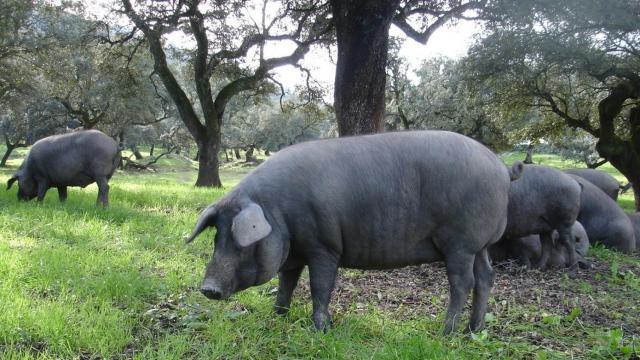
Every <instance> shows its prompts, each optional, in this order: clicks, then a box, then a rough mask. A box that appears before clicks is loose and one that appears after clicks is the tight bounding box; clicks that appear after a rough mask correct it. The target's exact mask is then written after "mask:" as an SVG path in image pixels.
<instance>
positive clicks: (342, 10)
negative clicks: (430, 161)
mask: <svg viewBox="0 0 640 360" xmlns="http://www.w3.org/2000/svg"><path fill="white" fill-rule="evenodd" d="M398 4H399V0H331V6H332V9H333V18H334V19H335V20H334V21H335V26H336V36H337V40H338V59H337V64H336V78H335V91H334V106H335V109H336V110H335V111H336V118H337V121H338V133H339V134H340V136H349V135H358V134H368V133H377V132H381V131H384V106H385V104H384V94H385V83H386V72H385V67H386V64H387V52H388V41H389V26H390V25H391V20H392V19H393V15H394V12H395V10H396V8H397V7H398Z"/></svg>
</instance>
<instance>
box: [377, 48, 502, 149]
mask: <svg viewBox="0 0 640 360" xmlns="http://www.w3.org/2000/svg"><path fill="white" fill-rule="evenodd" d="M402 63H403V61H402V59H396V60H394V61H393V62H390V66H389V69H390V72H391V76H390V79H391V82H390V86H389V88H388V91H389V92H390V96H389V99H390V101H389V103H388V105H387V107H388V109H389V110H388V117H387V118H388V120H387V121H388V123H389V125H388V126H389V127H390V128H397V127H398V126H400V125H402V127H403V128H404V129H439V130H448V131H454V132H457V133H460V134H464V135H466V136H469V137H472V138H474V139H476V140H478V141H480V142H482V143H483V144H485V145H487V146H489V147H492V148H494V149H498V148H502V147H504V146H505V145H506V143H507V142H508V139H507V137H506V134H505V133H504V132H503V130H502V128H501V124H500V122H499V121H498V117H497V116H496V114H495V113H493V112H492V109H491V107H490V106H488V105H487V104H486V101H485V98H486V97H487V92H488V90H486V89H484V90H477V89H474V88H472V87H470V86H469V83H468V81H467V80H466V79H465V77H464V74H463V70H464V69H463V67H462V65H461V63H460V62H458V61H455V60H452V59H448V58H434V59H430V60H427V61H425V62H424V63H423V64H422V66H421V67H420V68H419V69H418V70H417V71H416V75H417V77H418V79H417V81H416V82H415V84H414V83H413V82H411V81H409V80H408V76H407V75H406V71H407V68H406V66H402ZM403 69H404V70H403Z"/></svg>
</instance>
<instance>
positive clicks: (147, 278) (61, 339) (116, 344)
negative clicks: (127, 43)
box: [0, 149, 640, 359]
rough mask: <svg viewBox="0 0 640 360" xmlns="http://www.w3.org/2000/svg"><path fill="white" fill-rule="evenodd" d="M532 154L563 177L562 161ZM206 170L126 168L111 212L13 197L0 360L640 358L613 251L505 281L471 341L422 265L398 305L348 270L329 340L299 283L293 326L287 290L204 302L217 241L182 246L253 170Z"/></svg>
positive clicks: (182, 162) (79, 194)
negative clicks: (451, 326) (201, 181)
mask: <svg viewBox="0 0 640 360" xmlns="http://www.w3.org/2000/svg"><path fill="white" fill-rule="evenodd" d="M21 150H22V149H20V150H18V151H17V152H16V154H14V155H13V157H12V159H11V160H10V162H9V166H10V167H9V168H7V169H2V170H0V181H2V182H6V180H7V179H8V178H9V176H10V175H11V174H12V173H13V172H14V171H15V170H16V168H17V166H18V165H19V163H20V161H21V157H22V156H24V154H25V152H24V151H21ZM520 155H521V154H510V155H509V156H506V158H507V161H510V160H511V158H523V157H521V156H520ZM534 159H535V160H536V161H537V160H538V159H540V160H542V161H543V163H547V164H552V165H555V166H567V164H565V163H562V162H560V160H559V159H557V158H555V157H549V156H544V157H534ZM195 166H196V164H195V163H194V162H192V161H190V160H188V159H186V158H184V157H181V156H177V155H171V156H170V157H168V158H163V159H161V160H160V161H159V163H158V166H157V169H158V171H157V172H155V173H150V172H143V173H138V172H121V171H118V173H117V174H116V175H115V176H114V178H113V179H112V181H111V183H110V185H111V194H110V202H111V207H110V208H109V209H106V210H103V209H97V208H95V207H94V203H95V199H96V196H97V188H96V187H95V185H91V186H89V187H87V188H85V189H79V188H72V189H70V191H69V199H68V201H67V203H66V204H60V203H59V202H58V200H57V194H56V190H55V189H52V190H50V191H49V193H48V196H47V198H46V199H45V201H44V203H43V204H37V203H35V202H29V203H22V202H18V201H17V200H16V196H15V191H16V190H15V189H12V190H10V191H6V192H5V191H3V192H0V209H2V211H0V229H1V231H0V314H1V315H0V358H2V359H30V358H43V359H60V358H63V359H73V358H82V359H87V358H109V359H129V358H133V359H185V358H211V359H218V358H230V359H244V358H255V359H274V358H281V359H300V358H313V359H316V358H325V359H336V358H340V359H342V358H348V359H371V358H375V359H415V358H438V359H441V358H444V359H447V358H451V359H454V358H455V359H458V358H472V359H473V358H489V357H501V358H539V359H547V358H566V357H582V358H618V357H627V358H629V357H632V356H636V357H637V356H638V354H639V352H638V351H639V350H638V347H639V346H640V338H639V337H638V336H640V333H639V332H638V329H639V328H640V325H638V323H637V321H636V320H631V321H626V320H624V319H625V316H633V317H634V318H637V314H638V311H639V310H640V309H639V306H640V305H639V304H638V303H639V302H640V301H638V299H640V280H639V276H640V270H639V269H640V267H639V265H638V257H637V256H629V255H622V254H619V253H615V252H612V251H609V250H606V249H602V248H596V249H594V251H593V252H592V254H593V257H594V260H595V261H597V262H598V263H599V264H600V265H601V267H602V269H604V270H601V271H598V272H597V274H595V275H594V274H593V273H588V274H583V275H584V276H586V277H585V278H584V279H577V280H576V279H567V275H566V274H561V273H553V274H550V273H545V274H543V273H538V272H529V273H518V272H515V273H513V274H510V273H508V272H500V271H498V273H499V274H498V279H497V282H496V284H497V285H496V289H495V291H494V296H492V299H491V301H490V305H489V306H490V310H489V311H490V315H489V316H488V329H487V330H486V331H484V332H481V333H478V334H473V335H471V336H470V335H466V334H462V333H457V334H454V335H453V336H448V337H443V336H442V335H440V332H441V324H442V317H443V311H444V308H445V306H446V294H447V288H446V286H445V285H444V284H446V279H444V278H443V276H438V274H439V272H441V271H442V269H441V268H438V267H427V268H426V269H429V273H433V274H435V275H434V277H433V279H432V280H431V279H425V277H424V276H423V275H424V274H422V273H420V272H419V271H418V270H416V272H415V274H413V273H409V274H408V275H406V274H405V275H406V276H409V278H407V279H409V280H410V281H415V282H416V284H419V285H416V286H418V287H419V288H420V289H426V290H428V291H430V295H425V296H424V299H422V300H421V301H424V302H423V303H421V304H419V305H418V306H411V305H410V304H409V303H407V302H400V303H399V304H400V305H398V302H392V301H390V300H389V299H391V298H392V297H393V296H394V294H401V296H400V298H401V299H405V298H406V297H407V295H410V294H411V293H412V292H413V291H412V289H411V288H408V285H407V284H409V283H410V281H409V280H407V281H404V280H403V281H400V282H399V283H388V284H387V283H386V282H382V283H377V284H378V285H375V284H374V285H375V286H380V289H381V290H380V291H376V292H371V289H373V288H374V287H375V286H374V285H371V284H372V283H371V282H364V280H365V279H373V280H371V281H379V280H375V279H380V278H381V277H383V275H384V273H382V272H381V273H375V272H359V271H353V270H349V271H343V272H342V274H341V280H340V285H339V289H338V291H337V295H336V296H334V301H333V306H334V313H335V316H334V318H335V327H334V329H333V330H331V331H329V332H328V333H318V332H315V331H313V330H312V323H311V320H310V315H311V305H310V303H309V301H308V286H307V285H305V284H304V282H305V280H304V279H303V280H302V281H301V285H302V286H301V289H300V291H298V294H297V296H296V298H295V300H294V305H293V308H292V310H291V312H290V313H289V314H288V315H287V316H285V317H280V316H276V315H275V314H273V313H272V311H271V308H272V306H273V302H274V289H275V288H276V286H277V280H272V281H271V282H269V283H268V284H265V285H263V286H260V287H256V288H252V289H248V290H246V291H243V292H241V293H239V294H237V295H235V296H234V297H233V298H232V299H231V300H230V301H227V302H211V301H208V300H206V299H205V298H204V297H203V296H201V295H200V294H199V293H198V291H197V289H198V287H199V284H200V282H201V278H202V275H203V271H204V267H205V265H206V263H207V261H208V259H209V257H210V256H211V250H212V243H211V233H207V236H202V237H201V238H200V239H198V241H196V242H194V243H193V244H191V245H188V246H187V245H185V244H184V241H183V238H184V237H185V236H186V235H187V234H188V233H189V232H190V231H191V228H192V226H193V225H194V223H195V219H196V217H197V214H198V211H199V210H200V209H202V208H203V207H205V206H206V205H208V204H209V203H211V202H213V201H215V200H216V199H217V198H218V197H220V196H222V195H223V194H224V192H225V191H226V190H227V189H229V188H230V187H231V186H233V185H234V184H235V183H237V182H238V181H239V179H241V178H242V176H244V175H245V174H246V173H247V172H248V171H249V170H250V168H249V167H245V166H242V164H241V163H240V162H237V163H234V164H230V165H225V166H223V170H222V180H223V183H224V184H225V185H226V186H227V187H226V188H225V189H220V190H216V189H199V188H195V187H193V185H192V184H193V183H194V181H195V176H196V172H195ZM605 169H606V168H605ZM625 201H632V197H630V200H629V195H625V196H623V198H622V199H621V202H622V204H623V205H624V204H625ZM625 206H626V205H625ZM627 208H628V207H627ZM422 269H425V268H422ZM420 271H422V270H420ZM399 274H400V275H398V276H405V275H403V274H404V273H401V272H399ZM414 275H415V276H414ZM596 275H597V276H596ZM394 276H395V275H394ZM518 276H519V277H522V278H524V279H529V278H531V277H536V276H538V277H539V278H540V281H544V279H548V278H549V277H552V278H553V281H555V282H554V285H553V286H554V287H553V288H551V289H552V290H553V291H549V292H535V291H534V290H535V289H530V288H529V289H527V290H529V291H532V294H533V295H531V294H529V295H526V296H524V295H523V296H524V297H525V298H526V299H527V300H528V301H524V302H523V301H520V299H518V297H517V296H515V297H514V294H520V292H519V291H520V290H518V289H511V288H510V282H511V281H516V280H512V279H515V278H517V277H518ZM365 277H366V278H365ZM594 277H597V278H594ZM420 279H423V280H420ZM367 281H368V280H367ZM385 281H386V280H385ZM419 281H425V283H418V282H419ZM443 281H444V282H443ZM503 282H505V283H506V285H505V286H502V284H503ZM368 291H369V292H370V293H368ZM536 294H537V295H536ZM549 294H555V295H549ZM536 296H538V297H540V299H537V298H536ZM553 296H559V298H554V297H553ZM589 297H591V298H593V299H592V300H593V301H592V300H589ZM537 300H540V301H539V302H538V301H537ZM556 300H557V301H558V302H559V303H558V304H559V305H558V304H554V301H556ZM401 301H404V300H401ZM594 303H595V304H596V305H597V308H598V309H600V308H601V309H604V310H602V311H603V312H604V315H603V317H602V318H604V319H608V321H609V320H610V322H606V321H602V322H601V321H591V320H589V318H588V316H587V315H588V314H590V311H591V310H589V308H588V307H589V306H590V305H589V304H594ZM556 305H557V306H556ZM634 306H635V307H634ZM573 309H578V310H573ZM466 314H468V312H467V313H466ZM620 324H623V325H620ZM625 324H626V325H625Z"/></svg>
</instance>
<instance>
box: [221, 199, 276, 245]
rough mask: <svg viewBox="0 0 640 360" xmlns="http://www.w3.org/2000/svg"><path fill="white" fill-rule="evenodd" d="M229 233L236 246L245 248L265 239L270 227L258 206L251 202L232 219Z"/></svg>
mask: <svg viewBox="0 0 640 360" xmlns="http://www.w3.org/2000/svg"><path fill="white" fill-rule="evenodd" d="M231 233H232V234H233V239H234V240H235V241H236V242H237V243H238V245H240V246H241V247H245V246H249V245H251V244H253V243H255V242H256V241H258V240H261V239H264V238H265V237H267V235H269V234H270V233H271V225H269V222H268V221H267V219H265V217H264V213H263V212H262V208H261V207H260V205H258V204H256V203H253V202H252V203H249V204H248V205H247V206H245V207H243V208H242V211H240V213H238V215H236V216H235V217H234V218H233V224H232V225H231Z"/></svg>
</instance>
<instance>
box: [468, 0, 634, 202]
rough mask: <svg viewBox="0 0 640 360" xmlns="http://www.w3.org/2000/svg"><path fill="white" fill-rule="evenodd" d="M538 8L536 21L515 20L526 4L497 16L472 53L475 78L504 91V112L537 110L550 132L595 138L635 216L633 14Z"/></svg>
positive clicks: (597, 8)
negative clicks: (625, 184) (624, 185)
mask: <svg viewBox="0 0 640 360" xmlns="http://www.w3.org/2000/svg"><path fill="white" fill-rule="evenodd" d="M542 2H543V1H539V2H537V3H542ZM543 3H544V6H534V7H533V8H534V9H535V12H536V13H535V16H523V15H522V14H523V13H524V12H523V9H522V7H521V5H522V6H531V4H529V3H527V4H519V3H518V4H508V6H505V7H504V8H502V9H501V11H502V14H503V20H504V21H503V22H502V23H493V24H491V26H489V27H488V34H489V35H488V36H487V37H485V38H484V39H483V40H482V42H481V43H480V44H479V45H478V46H476V47H474V49H473V50H472V52H471V59H472V63H473V64H474V65H473V66H474V68H475V69H476V77H477V78H479V79H484V80H485V81H486V83H490V84H493V85H492V86H499V87H501V88H502V89H509V91H502V94H504V95H503V96H502V99H500V100H501V102H502V104H503V107H511V108H512V109H513V108H516V106H513V104H520V108H523V107H524V106H532V107H536V108H539V109H542V110H543V111H544V118H545V121H543V122H541V124H542V125H543V126H545V127H547V130H548V131H549V132H552V131H556V132H557V131H562V129H563V128H564V127H570V128H578V129H581V130H582V131H584V132H585V133H587V134H589V135H591V136H593V137H594V138H597V143H596V150H597V151H598V153H599V154H600V156H601V157H603V158H604V159H606V160H608V161H609V162H610V163H611V164H612V165H613V166H614V167H616V168H617V169H618V170H619V171H620V172H621V173H622V174H624V175H625V176H626V177H627V179H628V180H629V181H630V182H631V184H632V185H633V188H634V193H635V196H636V208H637V209H638V210H640V103H639V102H638V96H639V95H640V56H639V54H638V51H637V49H638V48H639V46H640V26H639V25H638V24H640V13H639V12H638V11H635V10H634V9H632V8H630V4H629V2H627V1H623V0H615V1H603V0H590V1H573V0H572V1H563V2H558V3H548V2H543ZM542 128H544V127H542Z"/></svg>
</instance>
